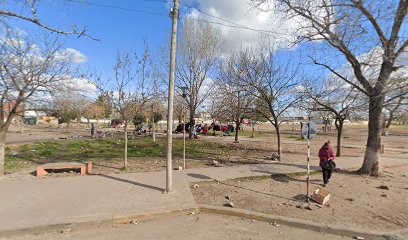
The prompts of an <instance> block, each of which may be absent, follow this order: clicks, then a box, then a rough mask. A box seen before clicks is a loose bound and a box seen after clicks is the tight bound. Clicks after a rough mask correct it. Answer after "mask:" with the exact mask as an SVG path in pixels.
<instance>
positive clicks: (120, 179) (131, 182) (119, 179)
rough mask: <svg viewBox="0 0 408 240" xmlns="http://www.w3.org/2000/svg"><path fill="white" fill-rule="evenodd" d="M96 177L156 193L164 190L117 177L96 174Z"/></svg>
mask: <svg viewBox="0 0 408 240" xmlns="http://www.w3.org/2000/svg"><path fill="white" fill-rule="evenodd" d="M96 175H97V176H101V177H104V178H109V179H112V180H116V181H120V182H124V183H129V184H133V185H136V186H139V187H144V188H149V189H152V190H156V191H159V192H164V189H163V188H160V187H156V186H152V185H148V184H144V183H139V182H135V181H131V180H128V179H123V178H119V177H114V176H110V175H106V174H96Z"/></svg>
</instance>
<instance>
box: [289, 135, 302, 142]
mask: <svg viewBox="0 0 408 240" xmlns="http://www.w3.org/2000/svg"><path fill="white" fill-rule="evenodd" d="M288 138H290V139H293V140H296V141H301V140H303V139H302V137H301V136H299V135H290V136H289V137H288Z"/></svg>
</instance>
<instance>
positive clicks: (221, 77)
mask: <svg viewBox="0 0 408 240" xmlns="http://www.w3.org/2000/svg"><path fill="white" fill-rule="evenodd" d="M240 56H242V55H239V54H238V57H237V56H233V55H232V56H230V57H229V59H227V60H226V61H225V62H223V63H221V64H220V66H219V70H218V75H217V77H216V85H215V86H216V89H217V90H216V91H217V92H218V93H219V96H218V98H215V99H216V100H218V103H217V105H218V107H217V115H218V119H222V120H224V121H231V122H234V123H235V138H234V142H235V143H238V134H239V129H240V127H241V125H242V122H243V120H244V119H245V118H249V117H250V116H251V115H252V113H253V96H252V95H251V94H249V93H248V92H247V91H245V88H243V85H242V84H241V83H242V79H243V78H244V77H245V66H243V65H242V63H244V61H239V60H238V58H239V57H240Z"/></svg>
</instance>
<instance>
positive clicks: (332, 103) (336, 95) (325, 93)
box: [305, 76, 366, 157]
mask: <svg viewBox="0 0 408 240" xmlns="http://www.w3.org/2000/svg"><path fill="white" fill-rule="evenodd" d="M305 91H306V94H305V95H306V98H308V99H309V100H310V101H308V102H309V104H310V106H309V108H310V110H311V111H318V112H326V113H329V114H330V115H332V116H333V117H334V119H335V126H336V130H337V151H336V156H337V157H340V156H341V149H342V142H343V141H342V140H343V127H344V121H345V120H346V119H348V118H349V117H350V115H351V114H352V113H353V112H354V111H358V110H360V109H362V108H364V107H365V105H366V99H364V96H362V94H361V93H359V92H358V91H356V90H355V89H354V87H353V86H351V85H349V84H344V83H343V82H342V81H341V80H340V79H338V78H337V77H335V76H331V77H329V78H327V79H325V80H324V81H323V82H319V81H316V82H314V83H313V87H306V88H305Z"/></svg>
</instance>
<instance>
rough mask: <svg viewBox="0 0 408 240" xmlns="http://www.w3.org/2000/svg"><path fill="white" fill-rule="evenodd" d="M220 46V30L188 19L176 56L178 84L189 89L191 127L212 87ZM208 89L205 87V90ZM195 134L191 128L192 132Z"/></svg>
mask: <svg viewBox="0 0 408 240" xmlns="http://www.w3.org/2000/svg"><path fill="white" fill-rule="evenodd" d="M220 47H221V40H220V37H219V33H218V31H217V30H216V29H215V28H214V27H213V26H211V25H210V24H208V23H205V22H198V21H193V20H191V19H185V21H184V24H183V30H182V35H181V38H180V41H179V47H178V51H179V52H178V55H177V57H178V58H177V73H176V74H177V75H176V86H177V88H179V89H181V87H187V88H188V96H187V98H186V100H187V105H188V107H189V112H190V126H193V125H194V117H195V114H196V110H197V108H198V107H199V106H200V105H201V104H202V103H203V102H204V101H205V100H206V99H207V98H208V96H209V94H210V93H211V90H212V88H213V83H212V81H211V80H209V77H210V76H211V73H212V71H213V69H214V66H215V64H216V61H217V58H218V56H219V50H220ZM204 88H205V90H204ZM189 137H190V138H191V137H192V131H190V133H189Z"/></svg>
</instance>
